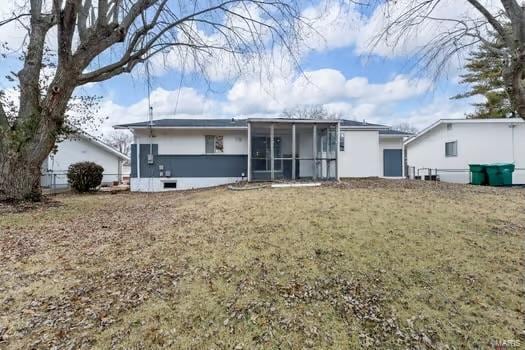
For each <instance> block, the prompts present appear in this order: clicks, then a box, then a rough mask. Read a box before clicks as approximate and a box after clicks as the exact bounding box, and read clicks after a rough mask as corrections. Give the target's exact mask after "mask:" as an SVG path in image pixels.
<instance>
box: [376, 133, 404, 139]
mask: <svg viewBox="0 0 525 350" xmlns="http://www.w3.org/2000/svg"><path fill="white" fill-rule="evenodd" d="M411 136H412V135H407V134H379V137H381V138H384V139H388V138H392V139H395V138H400V137H411Z"/></svg>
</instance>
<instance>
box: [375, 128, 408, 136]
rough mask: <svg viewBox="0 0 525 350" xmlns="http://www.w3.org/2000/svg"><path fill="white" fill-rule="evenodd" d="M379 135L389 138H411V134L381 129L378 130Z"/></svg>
mask: <svg viewBox="0 0 525 350" xmlns="http://www.w3.org/2000/svg"><path fill="white" fill-rule="evenodd" d="M379 135H390V136H412V135H414V134H413V133H411V132H406V131H401V130H395V129H382V130H379Z"/></svg>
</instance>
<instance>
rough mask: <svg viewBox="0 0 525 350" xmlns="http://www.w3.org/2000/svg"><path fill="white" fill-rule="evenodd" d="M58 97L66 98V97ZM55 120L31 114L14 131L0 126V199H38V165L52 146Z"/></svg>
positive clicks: (54, 137)
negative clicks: (2, 128)
mask: <svg viewBox="0 0 525 350" xmlns="http://www.w3.org/2000/svg"><path fill="white" fill-rule="evenodd" d="M62 98H64V99H65V100H66V101H67V100H68V99H69V96H63V97H62ZM62 114H63V112H62ZM62 114H59V115H62ZM55 120H57V119H56V118H51V117H50V116H49V115H38V116H34V115H33V116H31V117H28V118H27V119H25V120H24V123H23V124H21V125H18V128H17V130H16V131H9V130H7V131H6V130H4V131H2V130H1V129H0V131H2V135H1V136H2V139H1V140H0V201H22V200H31V201H37V200H40V199H41V196H42V190H41V188H40V177H41V166H42V164H43V162H44V160H45V159H46V157H47V156H48V155H49V153H50V152H51V150H52V149H53V147H54V145H55V141H56V135H57V132H56V130H57V124H56V123H55V122H54V121H55Z"/></svg>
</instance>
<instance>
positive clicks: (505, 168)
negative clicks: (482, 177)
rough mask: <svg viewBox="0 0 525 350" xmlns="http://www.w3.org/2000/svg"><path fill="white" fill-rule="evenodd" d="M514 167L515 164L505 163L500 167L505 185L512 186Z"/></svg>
mask: <svg viewBox="0 0 525 350" xmlns="http://www.w3.org/2000/svg"><path fill="white" fill-rule="evenodd" d="M514 169H515V165H514V164H504V165H502V166H501V167H500V170H501V177H502V181H503V186H512V173H513V172H514Z"/></svg>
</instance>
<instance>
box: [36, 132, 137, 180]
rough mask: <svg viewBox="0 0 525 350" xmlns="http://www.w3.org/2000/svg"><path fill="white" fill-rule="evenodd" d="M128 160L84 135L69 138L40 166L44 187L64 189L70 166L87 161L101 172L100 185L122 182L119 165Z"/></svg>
mask: <svg viewBox="0 0 525 350" xmlns="http://www.w3.org/2000/svg"><path fill="white" fill-rule="evenodd" d="M126 160H129V157H127V156H126V155H125V154H122V153H120V152H119V151H117V150H116V149H114V148H113V147H111V146H109V145H107V144H105V143H104V142H102V141H100V140H98V139H96V138H95V137H93V136H90V135H87V134H78V135H74V136H71V137H69V138H67V139H65V140H63V141H62V142H59V143H58V144H57V149H56V152H52V153H51V154H50V155H49V156H48V157H47V159H46V160H45V161H44V164H43V166H42V178H41V185H42V186H43V187H50V186H53V187H65V186H67V185H68V183H67V176H66V174H67V170H68V168H69V166H70V165H71V164H74V163H77V162H84V161H90V162H95V163H97V164H98V165H101V166H102V167H103V168H104V177H103V179H102V184H111V183H112V182H114V181H119V182H120V181H121V180H122V163H123V162H124V161H126Z"/></svg>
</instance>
